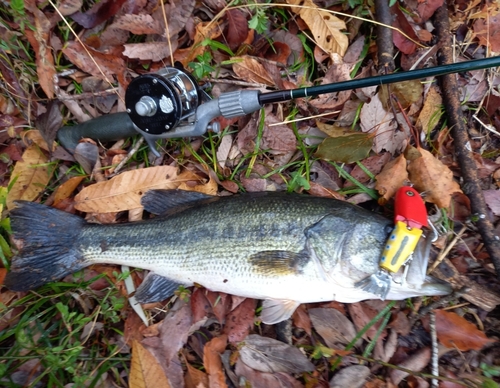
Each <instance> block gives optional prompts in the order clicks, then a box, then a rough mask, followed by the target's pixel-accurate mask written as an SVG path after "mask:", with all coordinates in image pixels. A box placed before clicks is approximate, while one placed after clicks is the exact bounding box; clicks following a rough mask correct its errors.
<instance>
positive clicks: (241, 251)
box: [5, 190, 451, 324]
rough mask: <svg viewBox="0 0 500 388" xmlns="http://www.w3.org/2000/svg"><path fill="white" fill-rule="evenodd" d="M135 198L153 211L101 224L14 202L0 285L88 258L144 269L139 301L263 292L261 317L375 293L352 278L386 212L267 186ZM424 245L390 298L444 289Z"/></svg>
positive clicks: (37, 277) (372, 249)
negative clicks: (7, 263) (189, 293)
mask: <svg viewBox="0 0 500 388" xmlns="http://www.w3.org/2000/svg"><path fill="white" fill-rule="evenodd" d="M142 203H143V205H144V207H145V209H146V210H147V211H149V212H151V213H154V214H161V216H159V217H155V218H153V219H151V220H147V221H141V222H133V223H125V224H111V225H100V224H91V223H87V222H86V221H84V220H83V219H82V218H80V217H78V216H75V215H72V214H69V213H65V212H62V211H60V210H57V209H54V208H50V207H47V206H45V205H40V204H36V203H31V202H19V203H18V207H17V208H15V209H14V210H12V211H11V225H12V236H13V241H14V242H15V244H16V245H17V247H18V249H19V253H18V255H17V256H15V257H14V258H13V260H12V266H11V271H10V272H9V273H8V274H7V277H6V279H5V285H6V286H7V287H8V288H10V289H11V290H16V291H26V290H30V289H33V288H36V287H38V286H40V285H42V284H45V283H47V282H50V281H52V280H58V279H60V278H62V277H64V276H66V275H68V274H71V273H73V272H76V271H78V270H80V269H82V268H84V267H87V266H89V265H91V264H97V263H108V264H121V265H128V266H131V267H138V268H143V269H147V270H149V271H151V272H150V273H149V274H148V275H147V277H146V278H145V280H144V281H143V283H142V284H141V286H140V287H139V288H138V290H137V292H136V298H137V300H138V301H139V302H148V301H156V300H163V299H166V298H167V297H169V296H170V295H172V294H173V291H174V290H175V289H176V288H177V287H178V286H179V285H181V284H182V285H184V286H192V285H193V284H195V283H196V284H200V285H202V286H204V287H206V288H207V289H210V290H212V291H220V292H225V293H228V294H233V295H238V296H243V297H249V298H256V299H263V300H264V302H263V309H262V314H261V319H262V321H263V322H264V323H267V324H273V323H277V322H280V321H282V320H285V319H287V318H289V317H290V316H291V315H292V313H293V312H294V311H295V309H296V308H297V306H298V305H299V304H300V303H308V302H321V301H331V300H337V301H339V302H357V301H360V300H364V299H377V298H378V297H377V296H376V295H374V294H371V293H369V292H366V291H363V290H361V289H360V288H357V287H355V286H354V284H355V283H356V282H358V281H360V280H361V279H364V278H366V277H367V276H370V275H372V274H374V273H376V272H377V271H378V270H379V264H378V263H379V258H380V255H381V252H382V250H383V248H384V244H385V242H386V239H387V237H388V235H389V233H390V231H391V230H392V226H393V223H392V221H390V220H387V219H386V218H384V217H382V216H380V215H377V214H375V213H373V212H370V211H368V210H365V209H362V208H360V207H357V206H355V205H351V204H349V203H346V202H343V201H338V200H334V199H327V198H317V197H312V196H307V195H298V194H285V193H270V192H266V193H250V194H241V195H234V196H231V197H211V196H206V195H204V194H200V193H196V192H186V191H176V190H169V191H166V190H154V191H149V192H147V193H146V194H145V195H144V196H143V200H142ZM428 248H429V244H428V242H426V241H425V239H421V242H420V243H419V246H417V249H416V251H415V254H414V256H415V257H414V260H413V261H412V262H411V265H410V271H409V274H408V279H407V281H406V282H399V283H398V282H393V284H392V285H391V289H390V292H389V294H388V295H387V298H388V299H394V300H399V299H405V298H407V297H413V296H421V295H444V294H447V293H449V292H450V291H451V289H450V287H449V285H447V284H443V283H441V282H439V281H437V280H436V279H432V278H430V277H426V275H425V271H426V268H427V261H428V251H429V249H428ZM397 276H400V277H401V274H399V275H397ZM396 280H397V279H396Z"/></svg>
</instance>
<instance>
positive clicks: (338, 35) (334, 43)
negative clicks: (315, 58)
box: [292, 0, 349, 57]
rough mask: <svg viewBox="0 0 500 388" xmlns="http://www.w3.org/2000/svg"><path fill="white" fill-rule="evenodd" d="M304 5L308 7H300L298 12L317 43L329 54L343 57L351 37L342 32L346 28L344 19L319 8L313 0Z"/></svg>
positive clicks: (307, 0) (305, 2) (308, 0)
mask: <svg viewBox="0 0 500 388" xmlns="http://www.w3.org/2000/svg"><path fill="white" fill-rule="evenodd" d="M303 5H304V7H307V8H300V10H299V11H298V13H299V15H300V17H301V18H302V20H304V22H305V23H306V24H307V26H308V27H309V29H310V30H311V33H312V37H313V39H314V40H315V42H316V44H317V45H318V46H319V47H321V49H323V50H324V51H326V52H327V53H328V54H338V55H340V56H341V57H343V56H344V54H345V52H346V50H347V47H348V45H349V39H348V38H347V36H346V35H344V34H343V33H342V32H341V30H345V29H346V25H345V23H344V21H342V20H341V19H339V18H338V17H336V16H335V15H333V14H331V13H328V12H325V11H323V10H321V9H319V8H318V7H317V6H316V4H314V3H313V1H312V0H306V1H304V3H303ZM292 10H294V12H297V10H295V9H293V8H292Z"/></svg>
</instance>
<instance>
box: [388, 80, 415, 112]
mask: <svg viewBox="0 0 500 388" xmlns="http://www.w3.org/2000/svg"><path fill="white" fill-rule="evenodd" d="M423 89H424V87H423V86H422V83H421V82H420V80H410V81H402V82H396V83H394V84H392V85H390V86H387V87H382V88H381V89H380V94H381V95H380V99H381V100H382V101H389V98H390V97H394V98H396V99H397V101H398V102H399V103H400V104H401V106H402V108H403V109H406V108H408V107H409V106H410V105H411V104H413V103H415V102H417V101H418V100H420V98H421V97H422V93H423ZM388 90H390V93H391V96H387V91H388Z"/></svg>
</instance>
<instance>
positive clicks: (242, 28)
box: [226, 9, 248, 50]
mask: <svg viewBox="0 0 500 388" xmlns="http://www.w3.org/2000/svg"><path fill="white" fill-rule="evenodd" d="M227 21H228V27H227V37H226V39H227V43H228V45H229V48H230V49H231V50H236V49H237V48H238V47H239V46H240V44H242V43H243V42H244V41H245V39H246V38H247V36H248V22H247V18H246V16H245V14H244V13H243V12H242V11H240V10H239V9H230V10H229V11H227Z"/></svg>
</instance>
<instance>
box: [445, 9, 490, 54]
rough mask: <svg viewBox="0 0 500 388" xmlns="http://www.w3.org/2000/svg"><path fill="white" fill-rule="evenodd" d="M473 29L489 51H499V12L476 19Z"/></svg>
mask: <svg viewBox="0 0 500 388" xmlns="http://www.w3.org/2000/svg"><path fill="white" fill-rule="evenodd" d="M441 1H442V0H441ZM485 7H486V5H485ZM473 29H474V35H475V36H476V37H477V38H478V39H479V43H481V44H482V45H484V46H487V47H489V48H490V49H491V51H495V52H497V53H498V52H500V14H496V15H489V16H488V17H486V18H484V19H477V20H476V21H475V22H474V25H473Z"/></svg>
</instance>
